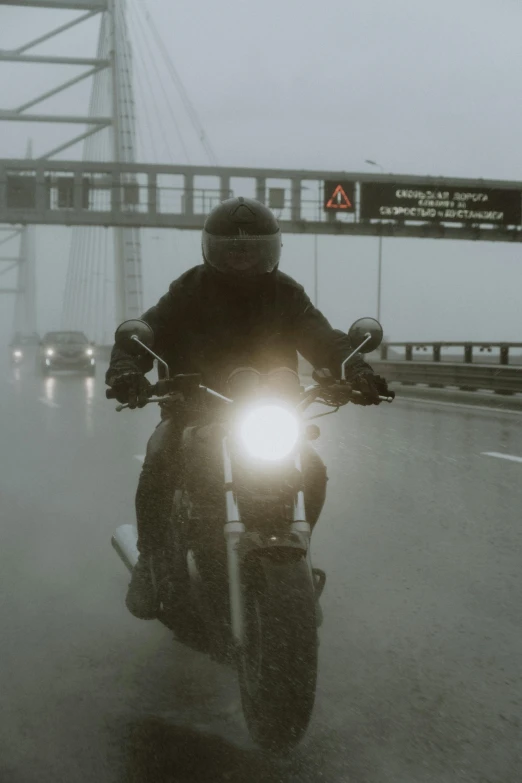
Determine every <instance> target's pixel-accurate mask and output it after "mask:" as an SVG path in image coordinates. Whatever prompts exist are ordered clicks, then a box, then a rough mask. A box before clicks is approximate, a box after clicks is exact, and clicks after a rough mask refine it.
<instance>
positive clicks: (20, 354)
mask: <svg viewBox="0 0 522 783" xmlns="http://www.w3.org/2000/svg"><path fill="white" fill-rule="evenodd" d="M13 356H15V357H16V358H17V359H21V358H22V356H23V353H22V351H13Z"/></svg>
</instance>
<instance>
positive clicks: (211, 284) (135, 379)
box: [106, 198, 387, 619]
mask: <svg viewBox="0 0 522 783" xmlns="http://www.w3.org/2000/svg"><path fill="white" fill-rule="evenodd" d="M281 247H282V243H281V232H280V229H279V225H278V222H277V220H276V218H275V216H274V215H273V213H272V212H271V211H270V210H269V209H268V207H266V206H265V205H263V204H261V203H260V202H258V201H255V200H253V199H248V198H231V199H228V200H226V201H223V202H222V203H220V204H219V205H218V206H217V207H215V208H214V209H213V210H212V211H211V212H210V214H209V215H208V217H207V219H206V221H205V225H204V229H203V235H202V251H203V264H200V265H198V266H195V267H193V268H192V269H189V270H188V272H185V274H183V275H181V277H179V278H178V279H177V280H175V281H174V282H173V283H171V285H170V287H169V290H168V292H167V293H166V294H165V295H164V296H162V297H161V299H160V300H159V302H158V303H157V304H156V305H154V306H153V307H151V308H150V309H149V310H147V312H146V313H145V314H144V315H143V316H142V318H143V320H144V321H146V322H147V323H148V324H149V325H150V326H151V327H152V329H153V331H154V336H155V342H154V350H155V352H156V353H157V354H158V355H159V356H161V357H162V359H164V360H165V361H166V362H167V364H168V365H169V368H170V371H171V373H172V374H175V373H200V374H201V376H202V383H204V384H205V385H207V386H209V387H211V388H213V389H216V390H217V391H220V392H223V393H226V391H227V388H226V384H227V378H228V377H229V375H230V373H231V372H232V371H233V370H235V369H236V368H238V367H252V368H255V369H256V370H258V371H259V372H261V373H267V372H270V371H272V370H274V369H275V368H279V367H287V368H290V369H292V370H294V371H296V372H297V369H298V365H297V362H298V359H297V352H298V351H299V353H301V354H302V355H303V356H304V358H305V359H307V360H308V361H309V362H310V363H311V364H312V365H313V366H314V367H316V368H329V369H330V370H331V372H332V373H334V375H335V376H336V377H337V378H339V377H340V374H341V364H342V361H343V360H344V359H345V358H346V357H347V356H348V355H349V354H350V353H351V352H352V348H351V346H350V343H349V340H348V338H347V336H346V334H345V333H343V332H341V331H338V330H334V329H333V328H332V327H331V326H330V324H329V323H328V321H327V320H326V318H325V317H324V316H323V315H322V314H321V313H320V312H319V310H317V309H316V308H315V307H314V306H313V305H312V303H311V301H310V299H309V298H308V297H307V295H306V294H305V292H304V289H303V288H302V286H301V285H299V284H298V283H297V282H296V281H295V280H293V279H292V278H291V277H289V276H288V275H285V274H283V272H281V271H279V269H278V265H279V259H280V255H281ZM152 366H153V360H152V357H150V356H149V355H145V356H133V355H130V354H128V353H126V352H124V351H122V350H121V349H120V348H118V347H116V346H114V348H113V349H112V354H111V360H110V365H109V369H108V371H107V375H106V382H107V384H108V385H109V386H111V387H112V388H113V389H114V390H115V392H116V396H117V399H118V400H119V401H120V402H122V403H125V402H128V403H129V407H130V408H136V407H142V406H143V405H145V403H146V401H147V393H148V388H149V386H150V384H149V382H148V380H147V379H146V377H145V373H147V372H148V371H149V370H151V369H152ZM345 374H346V377H347V379H349V380H350V381H351V382H352V383H353V384H354V388H356V389H358V390H359V391H361V392H362V395H361V396H360V397H359V398H358V400H357V401H358V402H359V404H363V405H377V404H379V394H386V393H387V386H386V382H385V381H384V379H382V378H380V377H379V376H376V375H375V374H374V372H373V370H372V368H371V367H370V366H369V365H368V364H367V363H366V362H364V361H363V360H362V358H361V356H360V355H359V354H356V355H355V356H354V357H353V358H352V359H351V360H350V362H349V364H348V365H347V366H346V368H345ZM354 401H355V400H354ZM174 410H175V409H174ZM161 419H162V420H161V422H160V423H159V424H158V426H157V428H156V430H155V432H154V433H153V434H152V436H151V438H150V440H149V442H148V445H147V452H146V456H145V460H144V463H143V468H142V472H141V475H140V479H139V483H138V489H137V493H136V515H137V523H138V550H139V553H140V556H139V560H138V563H137V565H136V566H135V568H134V571H133V574H132V577H131V582H130V585H129V590H128V592H127V598H126V604H127V608H128V609H129V610H130V612H131V613H132V614H133V615H135V616H136V617H139V618H142V619H151V618H153V617H155V616H156V613H157V605H156V594H155V590H154V582H153V576H152V569H151V559H152V556H153V554H154V552H155V551H157V550H158V547H161V546H162V537H163V533H164V531H165V529H166V526H167V524H168V520H169V516H170V513H171V508H172V498H173V494H174V489H175V486H176V476H177V475H179V460H178V457H179V452H180V449H179V446H180V440H181V434H182V431H183V428H184V426H185V424H186V421H185V419H184V417H183V415H180V414H179V413H178V414H177V415H176V414H173V413H172V410H168V409H166V408H165V409H163V410H162V414H161ZM303 471H304V484H305V502H306V511H307V516H308V518H309V521H310V523H311V525H312V526H313V525H314V524H315V522H316V521H317V519H318V517H319V514H320V512H321V509H322V506H323V503H324V499H325V493H326V482H327V477H326V469H325V466H324V464H323V462H322V460H321V459H320V457H319V455H318V454H317V453H316V452H315V451H314V450H313V449H312V447H311V446H310V447H309V448H308V450H307V452H306V455H305V458H304V460H303Z"/></svg>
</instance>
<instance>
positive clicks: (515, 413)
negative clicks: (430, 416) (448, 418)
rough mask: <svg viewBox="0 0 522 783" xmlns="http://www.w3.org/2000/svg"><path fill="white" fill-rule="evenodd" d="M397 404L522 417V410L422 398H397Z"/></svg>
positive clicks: (395, 400)
mask: <svg viewBox="0 0 522 783" xmlns="http://www.w3.org/2000/svg"><path fill="white" fill-rule="evenodd" d="M396 402H422V403H424V404H426V405H440V406H441V407H445V408H468V409H469V410H470V411H487V413H511V414H512V415H513V416H522V410H520V411H517V410H513V409H511V408H509V409H508V408H496V407H495V406H493V405H472V404H471V403H467V402H444V400H425V399H423V398H422V397H406V396H405V397H395V399H394V401H393V404H395V403H396Z"/></svg>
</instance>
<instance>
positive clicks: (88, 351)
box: [85, 348, 94, 356]
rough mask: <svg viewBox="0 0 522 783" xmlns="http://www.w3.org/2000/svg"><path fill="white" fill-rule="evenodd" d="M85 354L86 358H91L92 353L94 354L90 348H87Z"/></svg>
mask: <svg viewBox="0 0 522 783" xmlns="http://www.w3.org/2000/svg"><path fill="white" fill-rule="evenodd" d="M85 353H86V354H87V356H92V355H93V353H94V351H93V350H92V348H87V350H86V351H85Z"/></svg>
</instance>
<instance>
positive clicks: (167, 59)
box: [137, 5, 219, 166]
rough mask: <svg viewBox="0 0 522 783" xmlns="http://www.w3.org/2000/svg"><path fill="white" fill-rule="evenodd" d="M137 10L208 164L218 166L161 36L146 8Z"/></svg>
mask: <svg viewBox="0 0 522 783" xmlns="http://www.w3.org/2000/svg"><path fill="white" fill-rule="evenodd" d="M137 8H139V10H140V13H142V14H143V15H144V17H145V21H146V23H147V25H148V27H149V29H150V31H151V33H152V35H153V36H154V38H155V40H156V43H157V45H158V48H159V51H160V53H161V54H162V56H163V58H164V60H165V63H166V65H167V69H168V71H169V73H170V75H171V78H172V80H173V82H174V84H175V85H176V87H177V90H178V93H179V95H180V97H181V100H182V101H183V105H184V106H185V110H186V112H187V114H188V116H189V118H190V120H191V122H192V125H193V127H194V129H195V130H196V133H197V134H198V138H199V140H200V142H201V144H202V146H203V148H204V150H205V152H206V153H207V156H208V158H209V160H210V163H211V164H212V165H213V166H218V165H219V164H218V160H217V157H216V155H215V153H214V150H213V148H212V145H211V143H210V140H209V138H208V136H207V133H206V131H205V128H204V127H203V124H202V122H201V120H200V119H199V117H198V114H197V112H196V110H195V108H194V106H193V105H192V103H191V101H190V98H189V96H188V93H187V91H186V89H185V86H184V84H183V81H182V79H181V77H180V75H179V74H178V72H177V70H176V67H175V65H174V63H173V61H172V58H171V57H170V54H169V52H168V50H167V48H166V46H165V44H164V43H163V39H162V38H161V36H160V34H159V32H158V30H157V27H156V25H155V23H154V21H153V19H152V17H151V15H150V14H149V12H148V10H147V9H146V8H145V9H144V8H143V7H142V6H140V5H138V6H137Z"/></svg>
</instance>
